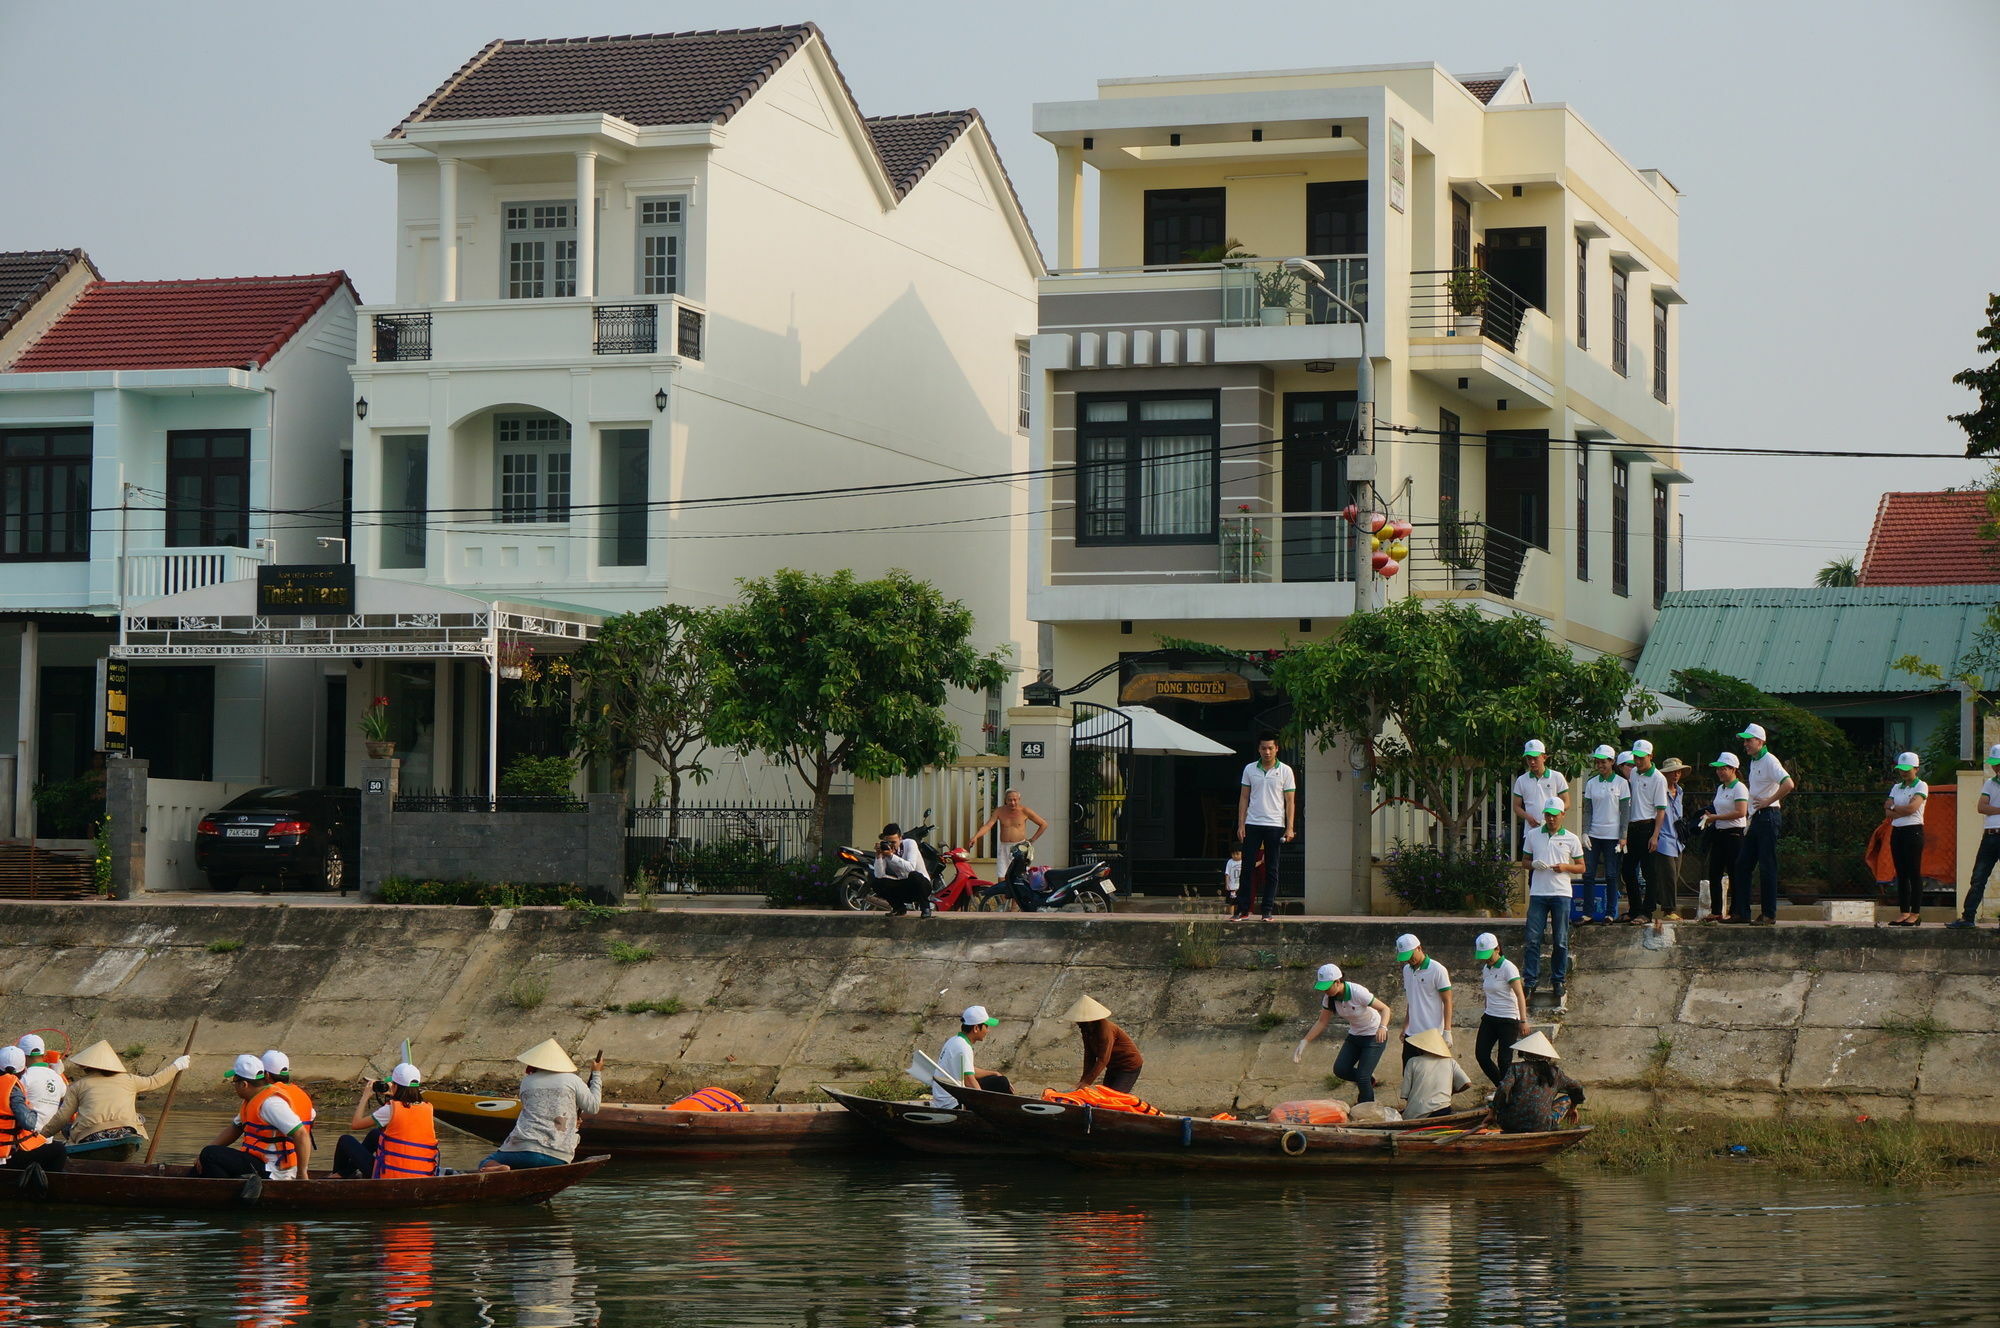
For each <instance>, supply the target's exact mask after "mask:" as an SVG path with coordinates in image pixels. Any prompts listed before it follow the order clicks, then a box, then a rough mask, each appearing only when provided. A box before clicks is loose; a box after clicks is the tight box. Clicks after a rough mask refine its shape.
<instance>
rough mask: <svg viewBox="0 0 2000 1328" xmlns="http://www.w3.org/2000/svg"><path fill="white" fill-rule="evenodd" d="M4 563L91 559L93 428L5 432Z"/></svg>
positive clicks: (1, 464)
mask: <svg viewBox="0 0 2000 1328" xmlns="http://www.w3.org/2000/svg"><path fill="white" fill-rule="evenodd" d="M0 515H3V516H4V521H5V526H4V528H0V559H5V560H7V561H9V562H50V563H52V562H82V561H84V560H85V559H87V558H89V557H90V430H89V429H10V430H7V431H5V432H0Z"/></svg>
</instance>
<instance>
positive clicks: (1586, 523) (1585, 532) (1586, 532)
mask: <svg viewBox="0 0 2000 1328" xmlns="http://www.w3.org/2000/svg"><path fill="white" fill-rule="evenodd" d="M1576 579H1577V580H1579V581H1588V580H1590V447H1589V446H1588V445H1587V444H1585V443H1584V442H1582V441H1581V440H1578V442H1577V444H1576Z"/></svg>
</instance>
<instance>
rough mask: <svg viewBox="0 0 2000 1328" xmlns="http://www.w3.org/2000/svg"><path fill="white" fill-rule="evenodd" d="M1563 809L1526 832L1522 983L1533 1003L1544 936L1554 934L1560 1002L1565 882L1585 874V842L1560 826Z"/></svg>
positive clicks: (1554, 807)
mask: <svg viewBox="0 0 2000 1328" xmlns="http://www.w3.org/2000/svg"><path fill="white" fill-rule="evenodd" d="M1562 818H1563V805H1562V804H1561V803H1559V802H1551V803H1549V805H1548V806H1546V807H1544V808H1543V809H1542V824H1541V826H1540V828H1538V829H1534V830H1530V831H1529V832H1528V848H1527V854H1528V865H1529V883H1528V918H1527V924H1526V926H1525V928H1524V929H1523V931H1524V935H1523V938H1522V939H1523V941H1524V944H1523V946H1522V950H1521V982H1522V985H1523V986H1525V987H1526V988H1527V993H1528V999H1529V1000H1533V999H1534V996H1535V987H1536V985H1537V984H1538V983H1539V982H1540V981H1541V976H1542V937H1543V936H1544V935H1548V934H1549V933H1551V932H1553V933H1554V934H1553V935H1552V936H1550V944H1551V945H1552V946H1553V947H1554V949H1555V958H1554V962H1553V964H1552V966H1551V969H1550V971H1551V972H1552V973H1553V974H1554V975H1555V1001H1556V1004H1557V1005H1558V1006H1561V1005H1562V1004H1563V984H1564V983H1565V982H1567V981H1568V979H1569V896H1570V883H1569V878H1570V877H1572V876H1580V875H1582V874H1583V842H1582V841H1581V840H1579V839H1578V838H1577V837H1576V836H1575V835H1573V834H1571V833H1570V832H1569V831H1567V830H1565V829H1563V828H1562Z"/></svg>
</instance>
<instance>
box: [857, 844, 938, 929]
mask: <svg viewBox="0 0 2000 1328" xmlns="http://www.w3.org/2000/svg"><path fill="white" fill-rule="evenodd" d="M869 866H870V869H871V870H872V871H873V872H874V873H875V893H876V894H878V895H880V896H881V897H882V898H883V899H884V900H886V901H888V904H889V916H890V917H892V918H900V917H902V916H903V915H904V914H906V913H908V912H909V911H910V905H912V904H915V905H917V906H918V908H919V909H920V910H921V915H922V916H923V917H929V916H930V915H931V874H930V871H929V870H928V869H927V868H926V867H925V866H924V855H923V854H922V853H920V852H918V851H917V841H916V840H914V839H905V838H903V827H901V826H900V825H897V824H896V823H895V822H894V821H891V822H889V824H887V825H885V826H883V827H882V838H881V839H880V840H878V841H877V842H876V844H875V858H874V860H873V862H871V863H870V864H869Z"/></svg>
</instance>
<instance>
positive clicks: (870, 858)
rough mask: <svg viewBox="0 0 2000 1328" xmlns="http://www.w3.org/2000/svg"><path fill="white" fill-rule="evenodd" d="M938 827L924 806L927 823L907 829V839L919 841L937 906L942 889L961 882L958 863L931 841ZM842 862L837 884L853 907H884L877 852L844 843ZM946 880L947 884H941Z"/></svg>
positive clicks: (839, 853)
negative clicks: (878, 883) (879, 892)
mask: <svg viewBox="0 0 2000 1328" xmlns="http://www.w3.org/2000/svg"><path fill="white" fill-rule="evenodd" d="M935 829H937V827H936V826H935V825H933V824H931V809H930V808H928V807H926V808H924V824H922V825H919V826H914V827H912V828H911V829H908V830H905V831H904V832H903V838H905V839H913V840H915V841H916V844H917V855H918V856H919V857H921V858H922V859H923V860H924V870H925V871H927V872H929V873H930V878H931V898H932V901H933V907H936V903H935V901H936V899H937V896H938V894H939V892H940V891H941V890H943V889H948V888H949V887H950V884H951V883H953V882H955V881H957V879H958V871H957V867H956V865H955V864H952V865H948V864H947V863H946V861H945V856H944V854H942V853H940V852H939V851H938V849H937V848H936V846H935V845H933V844H931V843H930V842H929V841H930V834H931V832H932V831H933V830H935ZM834 856H835V857H837V858H839V859H840V861H841V864H842V866H841V868H840V870H839V872H837V873H836V874H835V875H834V878H833V880H834V884H835V885H836V886H838V887H839V888H840V898H841V900H842V902H844V903H845V904H846V905H847V906H848V907H849V908H851V909H853V910H855V911H856V912H858V913H866V912H867V911H868V910H870V909H874V908H884V907H886V905H885V904H884V902H883V900H882V898H881V897H880V896H879V895H877V894H876V893H875V870H874V867H873V866H872V865H871V864H872V863H873V862H874V860H875V854H874V852H873V851H872V850H870V849H864V848H856V847H854V846H853V845H852V844H846V845H842V846H841V848H840V849H839V850H837V851H836V852H835V854H834ZM940 882H943V883H944V884H943V885H940Z"/></svg>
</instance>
